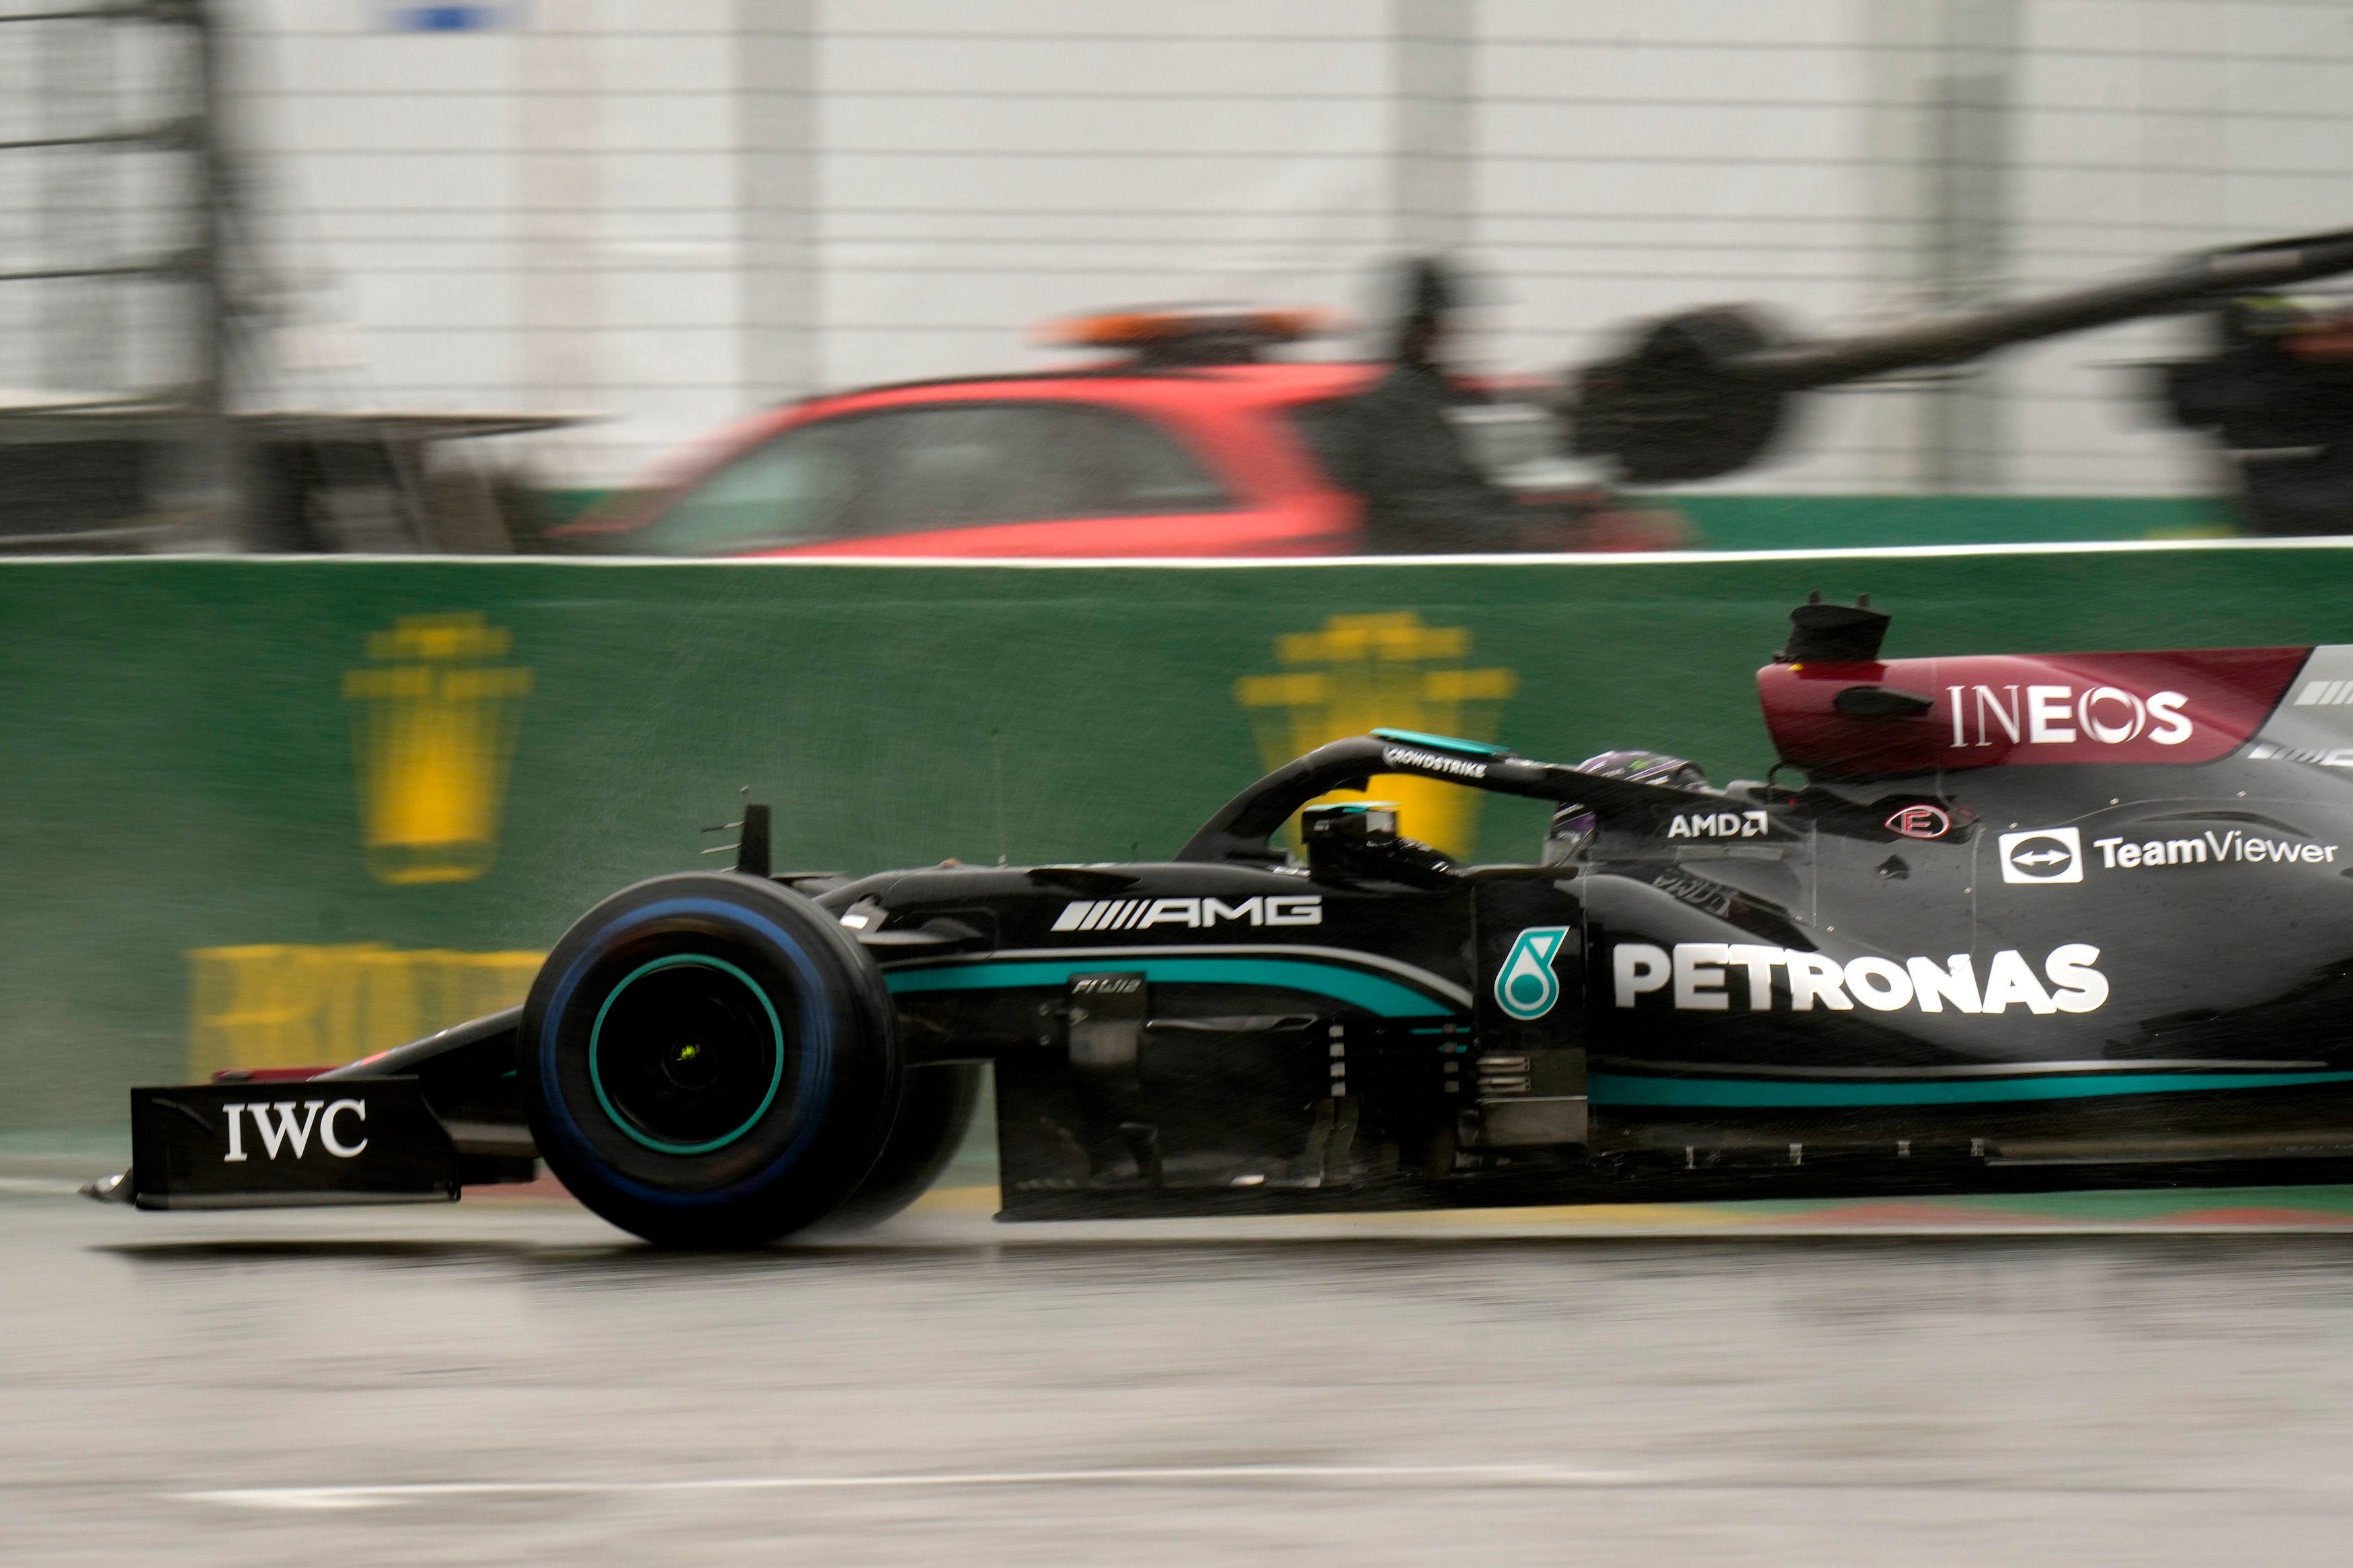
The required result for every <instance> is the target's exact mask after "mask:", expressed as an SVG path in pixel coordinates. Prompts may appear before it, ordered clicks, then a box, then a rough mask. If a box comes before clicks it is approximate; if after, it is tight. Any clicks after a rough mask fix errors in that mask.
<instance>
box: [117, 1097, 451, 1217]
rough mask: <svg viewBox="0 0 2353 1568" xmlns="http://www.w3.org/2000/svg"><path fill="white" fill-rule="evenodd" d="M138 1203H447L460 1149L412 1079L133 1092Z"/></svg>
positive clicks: (133, 1177)
mask: <svg viewBox="0 0 2353 1568" xmlns="http://www.w3.org/2000/svg"><path fill="white" fill-rule="evenodd" d="M131 1150H132V1162H131V1171H130V1173H129V1184H130V1187H131V1194H130V1195H131V1200H132V1202H133V1203H134V1204H136V1205H138V1206H139V1207H141V1208H142V1209H187V1208H273V1207H283V1206H292V1205H309V1204H365V1203H454V1202H456V1201H457V1197H458V1186H459V1173H458V1150H457V1147H456V1145H455V1144H453V1143H452V1142H450V1140H449V1134H448V1131H447V1130H445V1129H444V1128H443V1127H442V1125H441V1123H440V1121H439V1120H438V1118H436V1117H435V1116H434V1114H433V1112H432V1111H431V1110H429V1109H427V1106H426V1103H425V1096H424V1094H423V1092H422V1091H421V1090H420V1089H418V1087H417V1079H413V1078H351V1079H325V1080H322V1079H311V1080H309V1081H306V1082H297V1083H238V1084H206V1085H199V1086H195V1087H187V1088H178V1089H132V1091H131Z"/></svg>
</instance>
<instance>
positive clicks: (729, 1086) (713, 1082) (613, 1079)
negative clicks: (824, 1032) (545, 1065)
mask: <svg viewBox="0 0 2353 1568" xmlns="http://www.w3.org/2000/svg"><path fill="white" fill-rule="evenodd" d="M785 1055H786V1052H785V1032H784V1026H783V1023H782V1022H781V1021H780V1020H779V1019H778V1017H777V1016H776V1006H775V1005H774V1004H773V1003H771V1002H770V1001H769V1000H768V994H767V993H766V991H765V990H764V989H763V988H762V987H761V985H760V984H759V982H757V981H755V980H754V979H753V978H752V977H751V976H750V975H749V974H746V973H744V971H743V970H741V969H739V968H737V967H736V966H735V965H733V964H732V963H728V962H727V961H726V960H724V959H721V958H712V957H711V956H709V955H707V954H704V953H683V952H682V953H672V954H670V955H669V956H667V957H664V958H657V959H655V960H653V961H652V962H650V963H642V964H639V965H638V967H637V968H635V969H633V970H631V971H630V972H629V973H628V974H626V975H624V976H622V978H621V982H620V984H617V985H616V986H614V987H613V989H612V990H611V991H610V992H609V993H607V995H606V997H605V1000H604V1004H603V1005H601V1006H599V1007H598V1008H597V1009H596V1023H595V1024H594V1025H593V1026H591V1027H590V1029H589V1033H588V1079H589V1082H590V1084H591V1085H592V1086H593V1087H594V1088H595V1089H596V1102H597V1104H598V1105H600V1106H602V1107H603V1108H604V1110H605V1114H606V1115H607V1117H608V1118H610V1119H611V1121H612V1123H613V1125H614V1126H615V1127H616V1128H617V1129H618V1130H619V1131H621V1132H622V1133H623V1134H625V1135H626V1136H627V1137H628V1138H629V1139H630V1140H631V1141H633V1142H637V1143H639V1144H642V1145H644V1146H645V1147H646V1148H648V1149H651V1150H653V1151H654V1152H657V1153H662V1154H708V1153H711V1152H713V1151H714V1150H719V1149H724V1148H725V1147H727V1146H728V1145H729V1144H731V1143H733V1142H735V1141H736V1140H738V1139H740V1138H742V1137H743V1136H744V1134H745V1133H747V1132H749V1131H752V1129H753V1128H754V1127H756V1126H757V1125H759V1122H760V1119H761V1118H762V1117H764V1116H765V1115H766V1114H767V1112H768V1108H769V1107H770V1106H772V1105H774V1104H775V1103H776V1091H777V1089H779V1088H780V1087H781V1086H782V1084H783V1082H784V1077H785Z"/></svg>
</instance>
